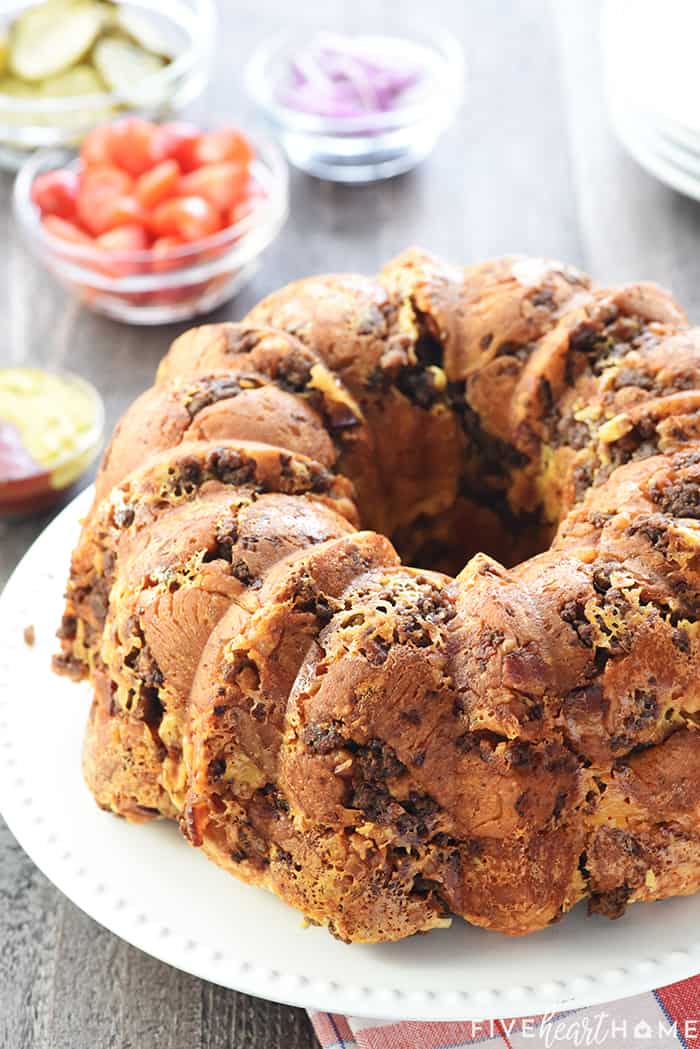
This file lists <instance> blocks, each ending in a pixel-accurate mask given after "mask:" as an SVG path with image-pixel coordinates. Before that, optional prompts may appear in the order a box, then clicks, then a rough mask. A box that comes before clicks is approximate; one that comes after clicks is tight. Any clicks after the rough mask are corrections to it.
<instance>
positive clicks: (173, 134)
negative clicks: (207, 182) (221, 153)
mask: <svg viewBox="0 0 700 1049" xmlns="http://www.w3.org/2000/svg"><path fill="white" fill-rule="evenodd" d="M158 131H159V137H160V143H161V148H162V149H163V150H164V152H165V155H166V156H167V157H170V158H171V159H172V160H175V161H177V163H178V164H179V165H180V168H181V170H182V171H194V169H195V168H196V167H197V161H196V159H195V148H196V145H197V143H198V142H199V139H200V138H201V135H202V132H201V131H200V130H199V128H197V127H195V126H194V124H185V123H182V122H180V121H171V122H169V123H167V124H161V125H160V127H159V129H158Z"/></svg>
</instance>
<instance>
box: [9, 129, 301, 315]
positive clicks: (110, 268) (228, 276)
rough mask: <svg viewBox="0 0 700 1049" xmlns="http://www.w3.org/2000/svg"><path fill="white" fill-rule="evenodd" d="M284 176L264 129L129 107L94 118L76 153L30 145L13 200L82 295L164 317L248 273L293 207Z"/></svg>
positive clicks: (33, 235)
mask: <svg viewBox="0 0 700 1049" xmlns="http://www.w3.org/2000/svg"><path fill="white" fill-rule="evenodd" d="M287 182H288V180H287V166H286V162H285V160H284V158H283V157H282V155H281V153H280V152H279V150H278V149H277V147H276V146H275V145H274V144H273V143H272V142H270V141H268V140H267V139H265V138H263V137H261V136H258V135H249V134H248V133H247V132H246V133H243V132H242V131H241V130H239V129H238V128H234V127H230V126H223V127H217V128H209V129H201V128H197V127H195V126H193V125H190V124H183V123H174V122H170V123H163V124H155V123H152V122H150V121H147V120H144V119H142V118H139V117H124V118H123V119H121V120H117V121H114V122H112V123H109V124H104V125H100V126H98V127H97V128H94V129H93V130H92V131H91V132H90V133H89V134H88V135H87V136H86V138H85V139H84V141H83V144H82V146H81V149H80V153H79V154H77V155H76V154H75V152H74V151H68V150H64V149H61V150H52V151H50V152H49V151H46V152H42V153H37V154H35V155H34V156H33V157H31V158H30V159H29V160H28V161H27V162H26V163H25V165H24V166H23V167H22V169H21V170H20V172H19V174H18V176H17V179H16V182H15V190H14V207H15V214H16V216H17V219H18V221H19V224H20V226H21V228H22V230H23V231H24V234H25V236H26V238H27V241H28V243H29V245H30V247H31V248H32V250H33V252H34V253H35V255H36V256H37V257H38V258H39V259H40V261H42V262H43V263H44V264H45V265H46V266H47V267H48V269H49V270H50V271H51V273H53V274H54V276H55V277H56V278H57V279H58V280H59V281H60V282H61V283H62V284H63V285H64V286H65V287H67V288H68V289H69V290H70V291H72V292H73V293H74V294H76V295H77V296H78V298H79V299H80V300H81V301H82V302H83V303H85V304H86V305H87V306H89V307H90V308H92V309H94V310H96V311H97V312H99V313H104V314H106V315H108V316H110V317H113V318H115V319H117V320H122V321H127V322H129V323H136V324H163V323H169V322H171V321H179V320H186V319H188V318H190V317H194V316H197V315H198V314H201V313H206V312H208V311H209V310H212V309H214V308H215V307H217V306H219V305H220V304H221V303H222V302H225V301H226V300H227V299H229V298H232V297H233V295H235V294H236V292H237V291H238V290H239V289H240V288H241V287H242V286H243V285H244V284H245V283H247V281H248V280H249V279H250V277H251V276H252V274H253V273H254V272H255V270H256V269H257V267H258V265H259V261H260V257H261V255H262V253H263V252H264V250H265V249H266V248H267V247H268V246H269V245H270V244H271V242H272V241H273V240H274V239H275V237H276V236H277V234H278V233H279V231H280V229H281V228H282V226H283V224H284V221H285V219H286V216H287V209H288V185H287Z"/></svg>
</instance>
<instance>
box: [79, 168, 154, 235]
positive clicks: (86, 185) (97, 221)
mask: <svg viewBox="0 0 700 1049" xmlns="http://www.w3.org/2000/svg"><path fill="white" fill-rule="evenodd" d="M132 187H133V182H132V179H131V178H130V177H129V175H127V174H126V172H124V171H120V170H119V168H115V167H88V168H86V169H85V171H84V172H83V174H82V176H81V179H80V188H79V190H78V197H77V201H76V212H77V216H78V219H79V220H80V223H81V225H82V226H83V228H84V229H86V230H87V231H88V232H89V233H92V234H93V236H99V234H100V233H106V232H107V230H110V229H114V227H115V226H123V225H125V224H126V223H132V222H141V221H142V219H143V208H142V207H141V205H140V204H139V202H138V201H137V200H136V198H135V197H133V196H132V195H131V191H132Z"/></svg>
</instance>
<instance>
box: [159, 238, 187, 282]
mask: <svg viewBox="0 0 700 1049" xmlns="http://www.w3.org/2000/svg"><path fill="white" fill-rule="evenodd" d="M185 244H186V241H184V240H183V239H182V238H181V237H173V236H169V237H158V238H157V239H156V240H154V241H153V244H152V245H151V269H152V270H153V272H154V273H167V272H169V271H170V270H178V269H180V267H182V266H186V265H187V264H188V263H189V262H190V261H191V260H190V257H189V256H188V255H184V256H175V257H173V255H174V252H176V251H177V250H178V248H183V247H184V246H185Z"/></svg>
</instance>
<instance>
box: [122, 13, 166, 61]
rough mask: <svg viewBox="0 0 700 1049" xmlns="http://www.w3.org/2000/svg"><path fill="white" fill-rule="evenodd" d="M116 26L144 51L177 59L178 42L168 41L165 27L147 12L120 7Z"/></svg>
mask: <svg viewBox="0 0 700 1049" xmlns="http://www.w3.org/2000/svg"><path fill="white" fill-rule="evenodd" d="M116 25H117V27H118V28H119V29H120V30H121V31H122V33H124V34H125V35H126V36H127V37H129V38H130V39H131V40H132V41H133V42H134V43H135V44H138V46H139V47H142V48H143V49H144V51H149V52H150V53H151V54H152V55H159V56H160V57H161V58H165V59H170V60H171V59H173V58H174V57H175V55H176V53H177V50H178V48H177V44H176V42H175V41H174V40H173V39H170V40H168V39H166V37H167V32H166V29H165V26H164V25H163V24H162V23H160V22H158V21H157V20H156V19H155V18H152V17H150V16H149V15H148V14H146V13H145V12H143V11H136V10H134V8H132V7H121V6H120V7H118V8H117V13H116ZM170 35H171V37H172V34H170Z"/></svg>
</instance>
